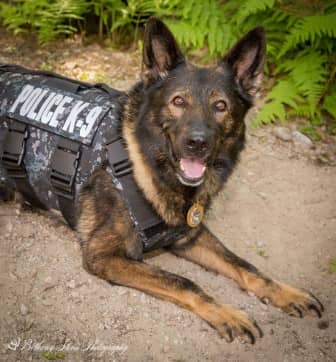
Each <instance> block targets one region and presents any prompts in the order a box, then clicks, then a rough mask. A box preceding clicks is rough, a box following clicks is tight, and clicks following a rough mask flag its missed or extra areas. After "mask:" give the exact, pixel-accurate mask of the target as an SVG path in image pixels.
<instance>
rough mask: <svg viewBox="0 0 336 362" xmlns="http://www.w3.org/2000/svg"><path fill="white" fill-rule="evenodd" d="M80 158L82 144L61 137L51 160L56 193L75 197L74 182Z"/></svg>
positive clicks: (52, 179) (70, 197)
mask: <svg viewBox="0 0 336 362" xmlns="http://www.w3.org/2000/svg"><path fill="white" fill-rule="evenodd" d="M79 158H80V144H79V143H77V142H73V141H70V140H67V139H61V140H60V142H59V144H58V145H57V149H56V151H55V154H54V156H53V160H52V162H51V176H50V181H51V184H52V186H53V188H54V192H55V194H56V195H59V196H63V197H65V198H67V199H71V200H72V199H73V198H74V195H73V184H74V182H75V177H76V171H77V167H78V163H79Z"/></svg>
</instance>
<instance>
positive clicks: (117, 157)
mask: <svg viewBox="0 0 336 362" xmlns="http://www.w3.org/2000/svg"><path fill="white" fill-rule="evenodd" d="M122 96H123V93H122V92H120V91H117V90H115V89H112V88H109V87H108V86H106V85H104V84H95V85H93V84H88V83H84V82H79V81H74V80H71V79H68V78H65V77H62V76H60V75H57V74H54V73H51V72H42V71H31V70H27V69H25V68H22V67H19V66H15V65H0V179H1V178H6V179H8V178H9V179H10V180H13V181H14V182H15V185H16V189H17V190H18V191H19V192H20V193H21V194H22V195H23V196H24V197H25V198H26V199H27V200H28V201H29V202H30V203H31V204H32V205H34V206H37V207H40V208H43V209H51V208H55V209H58V210H60V211H61V213H62V214H63V216H64V218H65V220H66V221H67V222H68V224H69V225H70V226H71V227H72V228H74V227H75V226H76V205H77V201H78V195H79V192H80V190H81V189H82V187H83V186H84V185H85V184H86V183H87V182H88V180H89V178H90V176H91V175H92V174H93V173H94V172H95V171H96V170H97V169H98V168H102V167H104V168H106V164H107V165H108V166H107V168H106V169H107V171H108V172H109V174H110V175H111V178H112V182H113V183H114V185H115V187H116V188H117V189H118V190H119V192H120V193H121V195H122V197H123V199H124V201H125V204H126V206H127V208H128V211H129V214H130V217H131V219H132V221H133V224H134V227H135V228H136V230H137V234H138V237H139V239H140V240H141V242H142V245H143V250H144V251H148V250H151V249H154V248H158V247H163V246H167V245H169V244H171V243H173V242H174V241H176V240H178V239H180V238H182V237H183V236H185V234H186V231H187V230H188V229H189V228H188V227H187V226H181V227H171V226H169V225H167V224H166V223H165V222H164V221H163V220H162V219H161V218H160V216H159V215H158V214H157V213H156V212H155V210H154V209H153V207H152V206H151V204H150V203H149V202H148V201H147V200H146V199H145V198H144V196H143V194H142V192H141V190H140V189H139V188H138V186H137V184H136V182H135V180H134V177H133V172H132V165H131V162H130V160H129V157H128V152H127V149H126V147H125V145H124V140H123V138H122V136H121V129H120V117H119V111H120V107H121V97H122Z"/></svg>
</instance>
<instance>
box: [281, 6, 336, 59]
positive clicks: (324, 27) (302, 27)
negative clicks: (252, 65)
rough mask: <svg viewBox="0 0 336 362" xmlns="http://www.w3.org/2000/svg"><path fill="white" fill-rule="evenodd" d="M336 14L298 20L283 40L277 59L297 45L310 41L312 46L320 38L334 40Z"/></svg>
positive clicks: (335, 36)
mask: <svg viewBox="0 0 336 362" xmlns="http://www.w3.org/2000/svg"><path fill="white" fill-rule="evenodd" d="M335 19H336V13H331V14H324V15H312V16H306V17H304V18H302V19H300V20H299V21H298V22H297V24H296V25H295V26H294V28H293V29H292V30H291V31H290V33H289V35H288V36H287V37H286V39H285V43H284V45H283V47H282V49H281V50H280V52H279V57H281V56H283V55H284V54H286V53H287V52H288V50H290V49H293V48H295V47H296V46H297V45H299V44H302V43H305V42H307V41H310V42H311V43H312V44H314V43H315V42H316V40H317V39H320V38H322V37H324V36H325V37H329V38H336V20H335Z"/></svg>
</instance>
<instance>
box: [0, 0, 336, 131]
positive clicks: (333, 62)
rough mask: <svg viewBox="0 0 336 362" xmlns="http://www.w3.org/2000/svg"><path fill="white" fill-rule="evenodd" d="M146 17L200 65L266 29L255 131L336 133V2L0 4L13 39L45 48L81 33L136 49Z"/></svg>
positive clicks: (17, 0) (36, 0)
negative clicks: (292, 121) (291, 128)
mask: <svg viewBox="0 0 336 362" xmlns="http://www.w3.org/2000/svg"><path fill="white" fill-rule="evenodd" d="M149 16H159V17H160V18H162V19H163V20H164V21H165V22H166V23H167V24H168V26H169V27H170V28H171V30H172V31H173V33H174V34H175V36H176V37H177V39H178V41H179V43H180V44H181V45H182V47H183V48H184V50H185V51H186V52H189V53H192V52H194V51H195V50H202V49H205V50H206V52H204V54H207V55H206V56H204V59H203V60H204V61H207V60H209V58H210V57H213V58H217V57H220V56H222V55H223V54H224V53H225V52H226V51H227V50H228V49H229V48H230V46H232V45H233V43H234V42H235V41H236V40H237V39H238V38H239V37H240V36H242V34H244V33H245V32H247V31H248V30H250V29H251V28H253V27H254V26H257V25H263V26H264V27H265V29H266V32H267V41H268V45H267V59H268V66H267V74H268V76H269V82H267V84H266V85H265V88H266V90H267V91H268V92H267V95H266V97H265V104H264V106H263V107H262V109H261V111H260V112H259V113H258V115H257V116H256V118H255V120H254V122H255V124H257V125H260V124H262V123H269V122H273V121H276V120H279V121H281V122H284V121H285V119H288V118H290V117H292V116H302V117H304V118H306V119H307V121H308V122H307V124H306V126H305V127H304V132H305V133H307V134H308V135H310V136H311V137H313V138H314V137H317V133H316V132H315V128H316V127H317V126H321V125H324V126H325V127H326V128H327V130H328V131H329V132H330V133H332V134H336V85H335V73H336V1H335V0H324V1H321V0H298V1H293V0H282V1H275V0H249V1H244V0H227V1H224V0H222V1H221V0H203V1H199V0H139V1H136V0H128V1H122V0H7V1H0V21H1V22H2V23H3V25H4V26H6V27H7V28H8V29H10V30H11V31H13V32H14V33H15V34H17V33H20V32H33V33H36V34H37V36H38V40H39V42H40V43H41V44H42V45H44V44H47V43H49V42H52V41H54V40H55V39H57V38H58V37H60V36H71V35H72V34H74V33H77V32H80V33H85V34H86V35H91V34H95V35H97V36H98V37H99V39H100V40H109V42H110V44H113V45H114V46H121V45H124V44H136V45H140V46H141V43H140V39H141V33H142V31H143V27H144V24H145V22H146V19H147V18H148V17H149Z"/></svg>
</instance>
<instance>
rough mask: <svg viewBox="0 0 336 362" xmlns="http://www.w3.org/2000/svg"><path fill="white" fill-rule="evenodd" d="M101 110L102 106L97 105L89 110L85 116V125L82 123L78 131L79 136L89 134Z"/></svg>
mask: <svg viewBox="0 0 336 362" xmlns="http://www.w3.org/2000/svg"><path fill="white" fill-rule="evenodd" d="M102 110H103V108H102V107H99V106H96V107H94V108H92V109H91V110H90V112H89V113H88V115H87V116H86V120H85V121H86V124H87V125H86V126H85V125H84V126H83V127H82V128H81V130H80V132H79V134H80V136H81V137H83V138H85V137H86V136H88V135H89V133H90V132H91V130H92V127H93V126H94V124H95V122H96V120H97V118H98V117H99V115H100V114H101V112H102Z"/></svg>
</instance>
